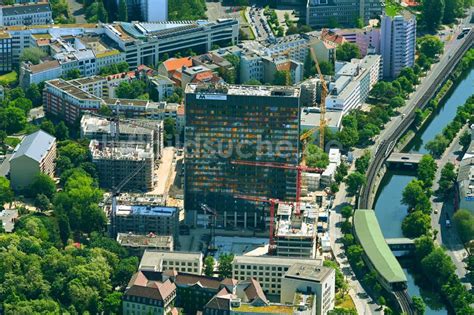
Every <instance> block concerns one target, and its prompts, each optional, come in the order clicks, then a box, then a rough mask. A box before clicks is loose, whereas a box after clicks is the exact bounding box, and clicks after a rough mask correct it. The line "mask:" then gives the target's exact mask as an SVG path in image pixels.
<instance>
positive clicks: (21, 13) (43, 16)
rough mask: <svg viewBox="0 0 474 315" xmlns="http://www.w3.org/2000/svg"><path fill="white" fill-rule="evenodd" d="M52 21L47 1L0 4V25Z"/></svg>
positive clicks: (40, 23)
mask: <svg viewBox="0 0 474 315" xmlns="http://www.w3.org/2000/svg"><path fill="white" fill-rule="evenodd" d="M52 21H53V13H52V11H51V7H50V6H49V3H48V2H46V3H45V2H42V3H24V4H13V5H4V6H2V5H0V25H3V26H15V25H44V24H50V23H51V22H52Z"/></svg>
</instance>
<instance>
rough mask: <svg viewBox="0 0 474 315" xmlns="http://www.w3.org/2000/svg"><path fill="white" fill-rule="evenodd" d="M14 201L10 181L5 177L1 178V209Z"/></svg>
mask: <svg viewBox="0 0 474 315" xmlns="http://www.w3.org/2000/svg"><path fill="white" fill-rule="evenodd" d="M12 200H13V191H12V189H11V187H10V181H9V180H8V179H6V178H5V177H3V176H0V208H3V205H4V204H6V203H7V202H11V201H12Z"/></svg>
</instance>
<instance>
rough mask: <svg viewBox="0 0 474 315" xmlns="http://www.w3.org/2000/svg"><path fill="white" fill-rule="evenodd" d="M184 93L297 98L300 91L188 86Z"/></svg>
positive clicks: (204, 85)
mask: <svg viewBox="0 0 474 315" xmlns="http://www.w3.org/2000/svg"><path fill="white" fill-rule="evenodd" d="M186 93H193V94H206V95H209V96H210V95H215V96H216V97H219V96H220V95H242V96H276V97H299V96H300V89H299V88H294V87H281V86H267V85H260V86H257V85H212V84H188V85H187V86H186ZM206 97H207V96H206Z"/></svg>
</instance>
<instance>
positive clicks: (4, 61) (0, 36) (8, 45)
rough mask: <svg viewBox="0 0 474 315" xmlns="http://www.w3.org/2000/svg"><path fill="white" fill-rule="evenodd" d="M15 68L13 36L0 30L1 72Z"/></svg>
mask: <svg viewBox="0 0 474 315" xmlns="http://www.w3.org/2000/svg"><path fill="white" fill-rule="evenodd" d="M12 69H13V50H12V36H11V35H10V34H8V33H1V32H0V72H8V71H11V70H12Z"/></svg>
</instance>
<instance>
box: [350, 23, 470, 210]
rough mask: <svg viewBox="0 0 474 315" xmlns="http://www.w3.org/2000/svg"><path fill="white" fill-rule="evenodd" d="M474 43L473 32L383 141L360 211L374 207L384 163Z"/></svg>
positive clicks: (368, 174) (370, 174) (362, 198)
mask: <svg viewBox="0 0 474 315" xmlns="http://www.w3.org/2000/svg"><path fill="white" fill-rule="evenodd" d="M473 42H474V32H473V31H471V32H470V33H469V34H468V36H467V37H466V40H465V41H464V42H463V44H462V45H461V46H460V47H459V49H458V50H457V51H456V52H455V54H454V55H453V56H452V57H451V58H450V60H449V61H448V63H447V64H446V66H445V67H444V69H443V70H442V73H441V74H440V75H439V76H438V77H436V78H435V80H434V81H433V83H432V84H431V86H430V87H429V89H428V90H427V91H426V92H425V93H424V94H423V96H422V97H421V98H420V99H418V100H417V101H416V104H415V106H413V108H412V110H411V111H410V112H409V113H408V114H406V116H405V118H403V120H402V121H401V123H400V124H399V125H398V127H397V128H396V129H395V130H394V131H393V132H392V134H390V135H389V136H388V137H387V139H385V140H383V141H382V142H381V143H380V145H379V147H378V148H377V150H376V153H375V156H374V158H373V160H372V163H371V164H370V166H369V169H368V171H367V182H366V184H365V185H364V186H363V187H362V190H361V192H360V194H359V203H358V207H359V209H369V208H371V206H372V203H371V201H370V196H371V193H372V189H373V187H374V182H375V179H376V177H377V174H378V172H379V170H380V168H381V167H382V165H383V163H384V162H385V160H386V159H387V157H388V156H389V155H390V153H391V151H392V150H393V147H394V144H395V143H397V142H398V140H399V139H400V137H401V136H402V135H403V134H404V133H405V132H406V130H407V129H408V128H409V127H410V126H411V125H412V124H413V122H414V120H415V111H416V110H417V109H421V108H423V107H424V106H425V105H426V104H428V102H429V101H430V99H431V98H432V97H433V96H434V95H435V93H436V92H437V91H438V89H439V88H440V87H441V84H442V83H443V82H444V81H445V80H446V79H447V78H448V77H449V75H450V74H451V72H452V71H453V70H454V67H455V66H456V65H457V63H458V62H459V60H461V57H462V55H464V53H465V52H466V51H467V50H468V49H469V48H470V47H471V46H472V45H473Z"/></svg>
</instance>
